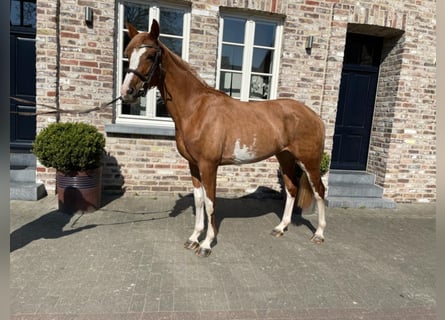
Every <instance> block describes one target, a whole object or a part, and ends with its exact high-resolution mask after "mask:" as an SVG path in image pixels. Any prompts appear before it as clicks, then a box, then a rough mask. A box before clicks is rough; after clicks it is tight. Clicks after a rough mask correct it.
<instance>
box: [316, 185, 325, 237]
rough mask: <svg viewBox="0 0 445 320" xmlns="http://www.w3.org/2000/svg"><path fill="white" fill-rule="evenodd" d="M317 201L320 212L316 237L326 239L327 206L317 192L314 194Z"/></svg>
mask: <svg viewBox="0 0 445 320" xmlns="http://www.w3.org/2000/svg"><path fill="white" fill-rule="evenodd" d="M314 194H315V199H316V201H317V211H318V226H317V230H316V231H315V235H316V236H318V237H321V239H324V235H323V232H324V229H325V228H326V218H325V204H324V200H323V199H322V198H321V197H320V195H319V194H318V193H317V192H314Z"/></svg>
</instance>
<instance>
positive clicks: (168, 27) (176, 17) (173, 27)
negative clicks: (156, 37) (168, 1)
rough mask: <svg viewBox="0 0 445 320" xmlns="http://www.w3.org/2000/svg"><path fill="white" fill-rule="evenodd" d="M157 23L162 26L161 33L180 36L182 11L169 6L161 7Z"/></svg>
mask: <svg viewBox="0 0 445 320" xmlns="http://www.w3.org/2000/svg"><path fill="white" fill-rule="evenodd" d="M159 24H160V25H161V26H162V27H161V33H164V34H171V35H175V36H182V26H183V25H184V12H183V11H180V10H174V9H170V8H161V13H160V15H159Z"/></svg>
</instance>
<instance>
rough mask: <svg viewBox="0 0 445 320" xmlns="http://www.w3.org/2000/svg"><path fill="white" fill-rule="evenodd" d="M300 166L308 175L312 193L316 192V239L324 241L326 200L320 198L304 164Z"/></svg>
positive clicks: (299, 163)
mask: <svg viewBox="0 0 445 320" xmlns="http://www.w3.org/2000/svg"><path fill="white" fill-rule="evenodd" d="M298 165H299V166H300V168H301V169H302V170H303V171H304V172H305V173H306V175H307V177H308V181H309V184H310V186H311V188H312V191H313V192H314V197H315V200H316V203H317V211H318V226H317V230H316V231H315V234H314V237H315V236H317V237H319V238H321V239H322V240H323V239H324V235H323V234H324V229H325V228H326V217H325V204H324V200H323V199H322V198H321V197H320V195H319V194H318V192H317V191H316V190H315V187H314V184H313V183H312V179H311V176H310V175H309V173H308V172H307V171H306V168H305V167H304V164H303V163H301V162H300V161H299V162H298Z"/></svg>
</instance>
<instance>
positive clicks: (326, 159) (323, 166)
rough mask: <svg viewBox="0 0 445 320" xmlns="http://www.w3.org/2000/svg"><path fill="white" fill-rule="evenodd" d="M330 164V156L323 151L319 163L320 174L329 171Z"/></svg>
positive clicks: (322, 174)
mask: <svg viewBox="0 0 445 320" xmlns="http://www.w3.org/2000/svg"><path fill="white" fill-rule="evenodd" d="M330 164H331V157H330V156H329V155H328V154H327V153H326V152H323V157H322V158H321V163H320V174H321V176H324V175H325V174H326V172H328V171H329V166H330Z"/></svg>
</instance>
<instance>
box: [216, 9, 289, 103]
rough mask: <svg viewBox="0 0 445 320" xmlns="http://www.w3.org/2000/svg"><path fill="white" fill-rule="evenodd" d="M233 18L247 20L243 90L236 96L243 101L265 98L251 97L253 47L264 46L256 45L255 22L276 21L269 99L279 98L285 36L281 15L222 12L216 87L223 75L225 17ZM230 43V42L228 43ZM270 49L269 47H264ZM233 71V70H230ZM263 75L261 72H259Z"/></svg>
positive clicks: (218, 85)
mask: <svg viewBox="0 0 445 320" xmlns="http://www.w3.org/2000/svg"><path fill="white" fill-rule="evenodd" d="M225 18H232V19H244V20H246V26H245V33H244V43H243V47H244V51H243V63H242V69H241V72H239V71H238V72H235V73H241V75H242V76H241V92H240V97H239V98H236V99H239V100H241V101H263V100H265V99H253V98H250V97H249V95H250V82H251V76H252V73H254V74H255V73H256V72H252V58H253V49H254V47H255V48H263V47H261V46H254V32H255V24H256V23H257V22H264V23H275V24H276V30H275V43H274V47H273V49H274V55H273V60H272V72H271V73H270V75H271V78H272V79H271V83H270V88H269V90H270V91H269V98H268V99H267V100H272V99H276V98H277V92H278V78H279V64H280V57H281V46H282V38H283V19H282V18H280V17H277V18H275V17H263V16H254V15H246V14H242V13H240V14H235V13H227V14H226V13H221V14H220V18H219V26H220V29H219V40H218V43H219V45H218V59H217V70H216V88H217V89H220V77H221V70H223V71H224V69H221V59H222V56H221V55H222V47H223V44H226V43H223V32H224V19H225ZM228 44H230V43H228ZM264 48H267V49H270V48H269V47H264ZM230 72H232V70H230ZM259 75H261V74H259Z"/></svg>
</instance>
